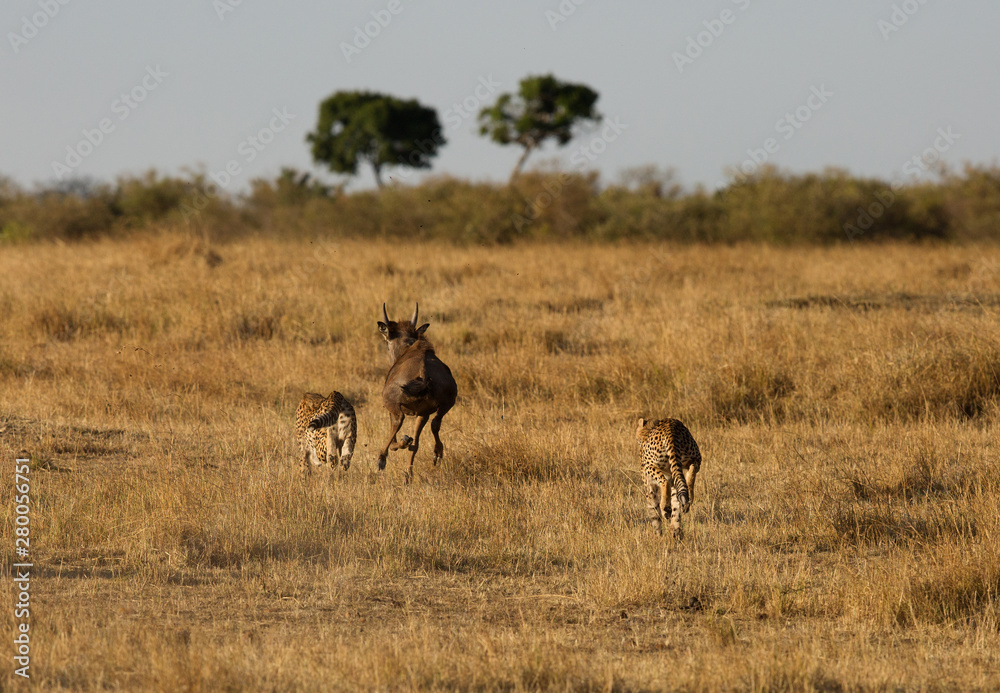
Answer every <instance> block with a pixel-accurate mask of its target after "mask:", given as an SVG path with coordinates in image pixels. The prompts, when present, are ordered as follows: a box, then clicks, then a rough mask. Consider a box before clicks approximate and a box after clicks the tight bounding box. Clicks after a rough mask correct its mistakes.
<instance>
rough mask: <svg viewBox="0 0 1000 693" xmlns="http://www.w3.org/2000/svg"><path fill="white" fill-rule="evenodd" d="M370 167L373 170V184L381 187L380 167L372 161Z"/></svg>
mask: <svg viewBox="0 0 1000 693" xmlns="http://www.w3.org/2000/svg"><path fill="white" fill-rule="evenodd" d="M372 169H373V170H374V171H375V185H377V186H378V189H379V190H381V189H382V167H381V166H379V165H378V164H376V163H372Z"/></svg>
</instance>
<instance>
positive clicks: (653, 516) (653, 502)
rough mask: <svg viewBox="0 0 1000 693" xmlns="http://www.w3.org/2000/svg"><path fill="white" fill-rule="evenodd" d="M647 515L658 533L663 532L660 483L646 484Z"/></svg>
mask: <svg viewBox="0 0 1000 693" xmlns="http://www.w3.org/2000/svg"><path fill="white" fill-rule="evenodd" d="M646 517H647V518H648V519H649V523H650V524H651V525H653V528H654V529H655V530H656V531H657V533H659V534H663V510H662V509H661V508H660V487H659V485H658V484H654V483H648V484H646ZM668 517H669V516H668Z"/></svg>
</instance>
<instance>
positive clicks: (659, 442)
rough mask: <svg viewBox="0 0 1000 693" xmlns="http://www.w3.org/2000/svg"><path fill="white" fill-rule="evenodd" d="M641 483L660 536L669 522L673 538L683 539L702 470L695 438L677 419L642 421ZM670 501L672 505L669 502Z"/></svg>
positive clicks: (639, 433)
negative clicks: (683, 521)
mask: <svg viewBox="0 0 1000 693" xmlns="http://www.w3.org/2000/svg"><path fill="white" fill-rule="evenodd" d="M635 435H636V437H637V438H638V439H639V448H640V451H639V455H640V461H641V463H642V480H643V485H644V486H645V491H646V509H647V513H648V515H649V520H650V522H651V523H652V524H653V526H654V527H656V529H657V531H658V532H660V534H662V533H663V520H664V519H669V520H670V526H671V528H672V529H673V533H674V536H675V537H676V538H678V539H679V538H681V536H682V533H681V513H685V512H687V511H688V509H689V508H690V507H691V501H693V500H694V479H695V476H696V475H697V474H698V471H699V470H700V469H701V451H700V450H699V449H698V444H697V443H696V442H695V441H694V437H693V436H692V435H691V432H690V431H689V430H688V429H687V426H685V425H684V424H682V423H681V422H680V421H678V420H677V419H661V420H653V421H649V420H646V419H639V425H638V426H637V427H636V430H635ZM668 498H669V499H670V502H669V504H668V503H667V499H668Z"/></svg>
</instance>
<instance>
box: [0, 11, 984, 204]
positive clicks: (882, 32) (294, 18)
mask: <svg viewBox="0 0 1000 693" xmlns="http://www.w3.org/2000/svg"><path fill="white" fill-rule="evenodd" d="M62 1H63V2H66V4H65V5H61V4H59V0H7V2H5V3H3V5H2V8H0V30H2V32H3V41H2V44H0V104H2V105H0V109H2V110H0V174H2V175H7V176H11V177H13V178H14V179H15V180H17V181H18V182H20V183H22V184H31V183H35V182H47V181H50V180H53V179H55V173H54V171H53V162H60V163H62V164H64V165H65V164H66V162H67V156H68V155H67V147H68V146H74V147H75V146H76V145H77V143H78V142H80V141H81V140H83V139H84V132H83V131H84V130H88V131H91V138H92V139H94V140H96V139H97V138H98V134H96V133H94V132H93V131H94V130H95V129H97V130H98V131H99V129H100V126H101V121H102V120H104V119H108V120H107V121H105V123H104V124H105V126H106V129H107V130H108V132H107V133H105V134H103V135H102V139H101V141H100V143H99V144H98V145H97V146H96V147H93V151H91V152H89V153H88V154H87V156H85V157H81V160H80V161H79V162H76V161H73V160H72V159H71V163H72V164H74V165H73V166H69V168H72V169H73V173H74V174H77V175H86V176H92V177H96V178H98V179H112V178H114V177H115V176H117V175H119V174H123V173H141V172H143V171H145V170H147V169H149V168H156V169H158V170H159V171H161V172H164V173H170V174H174V173H179V172H180V170H181V168H182V167H185V166H187V167H199V166H201V167H203V168H204V169H205V170H206V171H209V172H214V171H220V170H222V169H224V167H225V166H226V165H227V163H229V162H232V161H235V162H237V164H238V166H239V173H238V174H237V175H236V176H234V177H233V180H232V182H231V184H230V187H229V189H230V190H241V189H243V188H244V187H245V185H246V183H247V182H248V181H249V180H250V179H251V178H253V177H256V176H267V177H270V176H274V175H276V174H277V172H278V171H279V169H280V168H281V167H282V166H295V167H298V168H302V169H305V170H310V171H317V170H319V169H316V168H315V167H313V165H312V163H311V160H310V157H309V152H308V148H307V145H306V143H305V141H304V137H305V133H306V132H307V131H308V130H310V129H311V128H312V127H313V126H314V125H315V121H316V112H317V106H318V103H319V101H320V100H321V99H323V98H324V97H326V96H328V95H329V94H331V93H333V92H334V91H337V90H339V89H371V90H377V91H383V92H387V93H391V94H394V95H397V96H400V97H406V98H411V97H415V98H417V99H419V100H420V101H421V102H423V103H424V104H427V105H429V106H433V107H435V108H437V109H438V112H439V115H440V117H441V119H442V123H443V124H446V125H447V126H446V131H445V136H446V137H447V138H448V140H449V143H448V145H447V146H446V147H445V148H443V149H442V150H441V154H440V156H439V157H438V158H437V159H436V160H435V163H434V168H433V173H449V174H453V175H457V176H463V177H469V178H472V179H476V180H495V181H503V180H506V178H507V177H508V175H509V173H510V171H511V168H512V167H513V165H514V162H515V161H516V159H517V156H518V154H519V151H518V150H517V149H516V148H503V147H499V146H497V145H494V144H491V143H490V142H488V141H486V140H485V139H483V138H481V137H479V136H478V135H477V134H476V127H475V118H474V117H471V118H466V119H464V120H461V122H457V124H456V121H459V120H460V119H461V116H460V115H458V113H457V112H456V111H454V110H452V111H450V113H449V109H451V108H452V106H453V104H456V103H458V104H461V103H462V102H463V101H467V102H468V103H469V104H472V105H476V104H477V102H478V97H477V92H476V89H477V85H479V84H481V83H490V81H492V83H499V85H500V86H499V89H498V90H497V92H495V93H494V94H492V95H490V99H492V98H495V94H496V93H498V92H499V91H508V90H514V89H516V86H517V82H518V80H520V79H521V78H522V77H524V76H525V75H528V74H540V73H546V72H552V73H554V74H555V75H556V76H558V77H560V78H562V79H565V80H570V81H579V82H584V83H586V84H588V85H590V86H591V87H593V88H594V89H596V90H597V91H598V92H599V93H600V95H601V97H600V100H599V101H598V108H599V110H600V111H601V112H602V113H604V115H605V116H606V117H607V118H608V119H615V121H616V122H618V123H620V124H621V125H622V126H624V127H623V128H622V129H621V132H620V134H619V135H618V136H617V137H616V138H615V139H614V141H609V142H606V143H605V142H602V143H600V144H599V145H598V146H597V148H603V151H601V153H600V154H599V155H597V156H595V157H594V160H593V162H592V163H590V166H591V167H592V168H595V169H597V170H599V171H600V172H601V175H602V180H604V181H614V180H616V179H617V177H618V175H619V173H620V172H621V171H622V170H623V169H625V168H628V167H632V166H640V165H644V164H656V165H659V166H663V167H666V166H672V167H674V168H676V170H677V172H678V175H679V177H680V180H681V181H682V182H683V183H684V184H685V185H687V186H692V185H694V184H698V183H700V184H704V185H706V186H708V187H710V188H711V187H716V186H718V185H720V184H721V183H722V182H723V181H724V180H725V173H724V171H725V169H726V167H727V166H735V165H739V163H740V162H741V161H744V160H747V159H748V156H749V155H748V151H747V150H748V149H750V150H761V149H763V148H765V145H766V143H767V140H768V139H769V138H773V140H774V142H773V143H772V145H771V147H770V149H771V150H772V151H771V153H769V154H768V159H769V160H770V161H771V162H773V163H775V164H777V165H778V166H780V167H782V168H786V169H790V170H792V171H799V172H801V171H817V170H820V169H822V168H823V167H825V166H838V167H843V168H847V169H848V170H850V171H851V172H853V173H856V174H863V175H876V176H881V177H884V178H899V177H903V176H904V175H909V174H904V173H903V167H904V165H905V164H906V162H907V161H908V160H910V159H911V158H912V157H914V156H918V155H920V154H921V152H923V151H924V150H926V148H927V147H930V146H933V144H934V142H935V139H937V140H938V143H939V144H943V145H944V146H943V147H942V148H944V149H946V151H944V152H943V154H942V155H941V156H942V158H943V159H944V161H945V162H947V163H949V164H954V165H961V164H962V163H963V162H965V161H971V162H974V163H985V164H990V163H995V162H996V161H997V159H998V155H1000V128H998V126H997V113H998V111H1000V108H998V106H1000V103H998V102H1000V40H998V39H997V31H998V29H1000V3H997V2H991V1H989V0H954V1H952V2H944V0H925V2H919V0H892V1H890V0H827V1H824V2H820V1H818V0H813V1H808V0H805V1H803V0H800V1H798V2H792V1H791V0H770V1H768V0H711V1H705V2H683V3H682V2H663V1H661V2H652V1H647V2H614V3H613V2H610V1H609V0H584V1H583V2H582V3H581V4H580V5H576V4H575V2H574V0H562V2H560V0H542V1H540V2H528V1H527V0H507V1H506V2H483V1H478V2H477V1H466V2H440V3H430V2H426V1H423V2H421V1H419V0H372V1H363V2H338V3H328V2H319V1H316V0H313V1H300V2H286V3H280V4H279V3H265V2H262V1H261V0H242V2H239V0H214V1H213V0H175V1H174V2H169V3H168V2H149V1H144V0H133V1H131V2H125V1H124V0H110V1H106V2H101V3H95V2H85V1H84V0H68V1H67V0H62ZM576 1H577V2H579V1H580V0H576ZM237 3H238V4H237ZM227 4H228V5H235V6H234V7H232V11H230V12H225V13H224V14H223V15H222V17H221V18H220V16H219V14H220V8H222V7H223V6H224V5H227ZM894 6H895V8H897V9H896V10H895V18H896V20H897V23H900V24H901V26H900V27H899V30H898V31H892V32H891V33H889V32H888V30H887V29H886V27H888V26H891V25H890V24H887V23H888V22H891V21H892V19H893V15H894ZM46 7H48V10H49V13H50V14H54V16H52V17H51V18H49V17H47V16H44V11H45V9H44V8H46ZM560 7H563V8H575V10H574V11H573V13H572V14H570V15H569V16H568V17H566V20H565V21H560V22H558V23H557V24H555V26H554V28H553V26H552V21H553V17H554V16H555V15H554V14H551V13H558V12H559V8H560ZM55 8H58V11H54V9H55ZM390 9H395V10H396V11H397V13H396V14H391V13H390V12H389V10H390ZM907 9H909V10H910V11H911V12H912V14H910V15H906V14H905V10H907ZM914 10H915V11H914ZM373 12H374V13H376V14H377V15H380V16H381V17H382V18H383V20H384V19H385V18H386V17H387V16H391V21H390V22H388V24H387V26H385V27H384V28H382V27H380V28H379V32H378V35H377V36H375V37H374V38H373V39H372V40H371V42H370V44H368V45H367V46H366V47H364V48H363V49H362V50H360V52H359V53H356V54H353V55H352V56H351V60H350V62H348V60H347V59H345V56H344V52H343V48H342V45H341V44H342V43H350V42H351V41H352V40H353V38H354V34H355V27H362V29H363V27H364V25H365V24H366V23H368V22H372V21H374V19H373V16H372V13H373ZM723 12H727V14H725V15H723ZM547 13H550V14H548V15H547ZM903 16H905V17H906V22H905V23H902V22H899V19H900V18H901V17H903ZM25 17H26V18H27V22H28V25H30V26H26V25H25V19H24V18H25ZM43 18H44V20H45V21H41V20H42V19H43ZM715 20H718V21H715ZM723 20H725V21H723ZM880 21H882V22H884V23H883V24H882V25H881V28H880V24H879V22H880ZM705 22H708V23H709V26H708V27H707V28H706V25H705ZM36 25H41V26H36ZM720 28H721V31H720ZM893 28H895V27H893ZM32 29H37V31H32ZM710 29H715V31H716V32H717V33H718V36H713V35H711V34H709V33H703V34H702V35H701V37H700V38H701V41H702V43H704V44H706V47H704V48H703V49H702V52H701V54H700V55H697V57H695V58H694V59H693V61H692V62H691V63H689V64H686V65H684V69H683V71H680V70H679V69H678V67H677V65H676V64H675V63H676V61H675V57H674V54H675V52H676V53H683V52H684V51H685V47H686V45H687V40H688V37H691V38H692V40H695V41H696V40H697V39H698V38H699V37H698V34H699V32H708V31H709V30H710ZM12 34H13V35H14V36H15V37H14V38H12ZM25 37H27V38H25ZM15 44H16V45H15ZM692 53H695V51H694V50H692ZM144 78H145V79H146V86H145V87H144V86H142V85H143V79H144ZM147 87H155V88H153V89H151V90H149V89H147ZM133 90H135V93H136V95H137V96H143V97H144V100H143V101H142V102H141V103H137V102H133V105H134V108H133V107H132V106H129V105H128V104H127V103H126V102H125V101H122V100H120V97H121V95H122V94H123V93H124V94H126V95H127V94H128V93H129V92H131V91H133ZM484 91H485V88H480V89H479V94H480V95H482V94H483V93H484ZM815 93H822V94H824V96H823V99H820V98H819V97H818V96H814V97H813V98H812V100H811V102H810V100H809V97H810V95H811V94H815ZM816 106H818V108H816ZM797 108H798V109H800V110H799V113H800V115H805V116H808V118H809V119H808V122H804V123H798V120H797V119H796V123H797V124H799V125H801V128H798V127H796V126H795V125H794V124H791V123H790V122H789V121H787V120H786V121H782V122H779V121H781V120H782V119H783V118H784V117H785V114H786V113H792V115H793V118H795V115H794V113H795V110H796V109H797ZM274 109H278V111H279V112H281V111H284V113H285V114H286V119H287V116H294V117H293V118H291V120H289V121H288V123H287V126H284V127H283V129H282V130H281V131H280V132H275V133H274V134H273V141H269V142H268V144H266V145H264V146H262V147H261V149H260V151H259V152H257V151H255V152H254V154H255V156H254V158H253V160H252V161H249V158H250V154H249V151H250V149H249V148H248V147H252V145H250V144H249V143H248V142H246V140H247V138H248V137H250V136H253V135H255V133H257V132H258V131H259V130H261V129H262V128H265V127H268V126H269V124H272V125H276V126H281V125H282V121H281V120H280V119H278V120H275V119H274V118H275V115H274V113H275V111H274ZM446 113H449V114H453V115H451V117H449V118H446V117H445V116H446ZM449 123H450V125H448V124H449ZM949 128H950V132H951V133H952V134H953V136H952V137H950V138H949V139H948V141H947V143H945V140H942V139H940V135H939V134H938V131H939V129H942V130H943V131H948V129H949ZM600 133H601V130H600V129H599V130H597V131H596V132H594V133H589V134H587V135H585V136H583V137H581V138H580V139H578V140H575V141H574V142H572V143H571V144H570V145H569V146H567V147H565V148H563V149H558V148H556V147H554V146H549V147H546V148H545V150H543V152H541V153H539V154H536V155H533V158H532V159H531V160H529V166H530V165H531V164H537V163H539V162H540V161H541V160H543V159H551V158H552V157H559V159H560V160H561V161H562V164H563V166H564V167H566V168H573V167H574V166H575V165H576V164H575V162H576V161H579V160H580V159H581V157H580V153H581V152H580V150H579V147H580V146H583V145H587V144H588V143H590V142H591V141H592V140H593V138H595V137H599V136H600ZM954 135H957V136H958V137H957V138H956V137H954ZM267 136H268V135H267V134H265V138H266V137H267ZM786 137H787V139H786ZM87 149H88V148H87V147H86V146H84V147H83V151H84V152H86V151H87ZM574 154H577V156H576V158H575V159H574V158H573V155H574ZM757 155H758V156H760V155H761V153H760V152H759V151H758V152H757ZM912 170H913V167H911V168H910V171H911V172H912ZM388 175H389V176H393V177H398V172H397V170H395V169H394V170H390V171H389V172H388ZM420 175H422V174H415V175H413V176H411V177H409V178H408V179H407V180H409V181H415V180H418V179H419V177H420ZM327 178H328V179H331V180H332V179H333V176H331V175H329V174H327ZM371 184H372V178H371V174H370V173H369V172H368V171H364V172H363V174H362V175H361V176H360V177H359V178H358V179H357V181H356V182H355V183H353V184H352V188H359V187H367V186H370V185H371Z"/></svg>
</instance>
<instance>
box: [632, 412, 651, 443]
mask: <svg viewBox="0 0 1000 693" xmlns="http://www.w3.org/2000/svg"><path fill="white" fill-rule="evenodd" d="M647 423H648V421H647V419H644V418H642V417H640V418H639V423H638V425H637V426H636V427H635V437H636V438H639V439H640V440H642V429H644V428H646V424H647Z"/></svg>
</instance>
